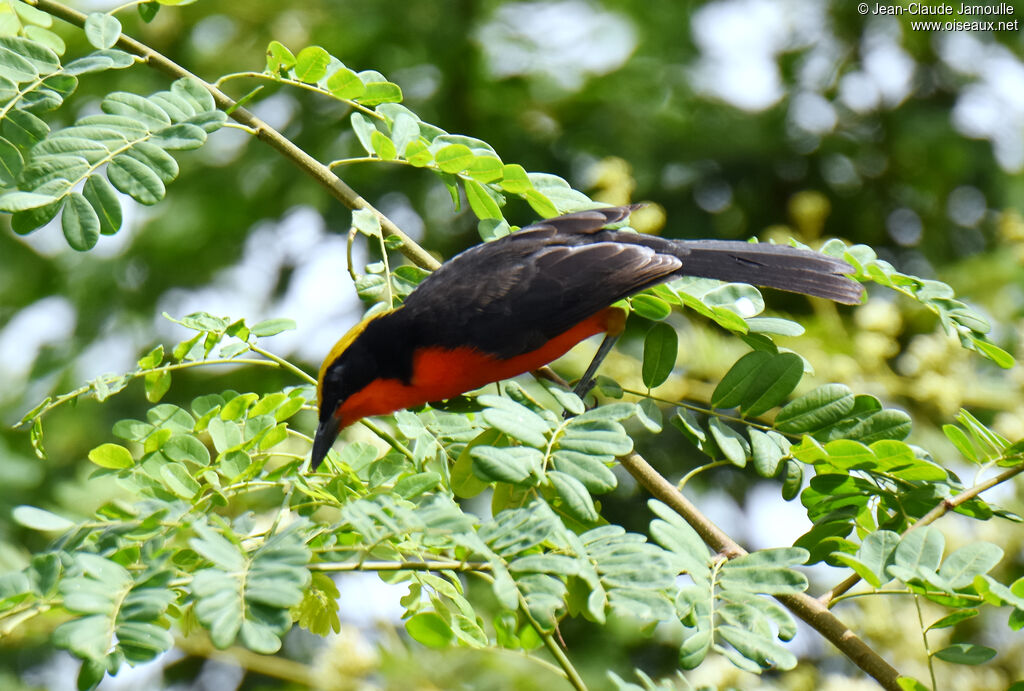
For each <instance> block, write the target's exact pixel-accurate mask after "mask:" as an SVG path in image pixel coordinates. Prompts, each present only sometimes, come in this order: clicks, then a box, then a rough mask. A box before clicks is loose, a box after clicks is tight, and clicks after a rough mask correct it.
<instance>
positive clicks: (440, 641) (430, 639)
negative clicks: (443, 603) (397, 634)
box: [405, 612, 455, 649]
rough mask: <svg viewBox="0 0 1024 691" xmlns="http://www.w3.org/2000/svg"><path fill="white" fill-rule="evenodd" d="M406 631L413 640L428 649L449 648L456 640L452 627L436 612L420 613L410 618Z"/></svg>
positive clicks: (406, 624)
mask: <svg viewBox="0 0 1024 691" xmlns="http://www.w3.org/2000/svg"><path fill="white" fill-rule="evenodd" d="M405 630H406V632H407V633H408V634H409V635H410V636H411V637H412V639H413V640H415V641H417V642H419V643H422V644H423V645H425V646H427V647H428V648H437V649H440V648H447V647H448V646H450V645H451V644H452V643H453V642H454V640H455V634H454V633H452V629H451V627H450V626H448V623H447V622H446V621H445V620H444V619H442V618H441V617H440V616H439V615H438V614H436V613H434V612H420V613H419V614H414V615H413V616H411V617H409V620H408V621H406V622H405Z"/></svg>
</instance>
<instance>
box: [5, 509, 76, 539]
mask: <svg viewBox="0 0 1024 691" xmlns="http://www.w3.org/2000/svg"><path fill="white" fill-rule="evenodd" d="M11 518H13V519H14V522H15V523H17V524H18V525H23V526H25V527H26V528H31V529H32V530H43V531H47V532H51V531H52V532H61V533H62V532H64V531H66V530H71V529H72V528H74V527H75V524H74V523H73V522H72V521H69V520H68V519H66V518H64V517H63V516H58V515H57V514H55V513H50V512H49V511H45V510H43V509H37V508H36V507H34V506H16V507H14V510H13V511H12V512H11Z"/></svg>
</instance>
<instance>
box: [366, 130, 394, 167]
mask: <svg viewBox="0 0 1024 691" xmlns="http://www.w3.org/2000/svg"><path fill="white" fill-rule="evenodd" d="M370 146H372V147H373V150H374V152H375V153H376V154H377V155H378V156H379V157H380V158H381V160H382V161H393V160H395V159H396V158H398V150H397V149H395V143H394V142H393V141H391V140H390V139H389V138H388V136H387V135H386V134H384V133H383V132H381V131H380V130H374V131H373V132H371V133H370Z"/></svg>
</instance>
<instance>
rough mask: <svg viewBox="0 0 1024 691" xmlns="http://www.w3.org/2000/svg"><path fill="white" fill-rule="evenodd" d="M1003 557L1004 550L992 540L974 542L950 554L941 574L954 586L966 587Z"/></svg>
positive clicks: (943, 563)
mask: <svg viewBox="0 0 1024 691" xmlns="http://www.w3.org/2000/svg"><path fill="white" fill-rule="evenodd" d="M1002 558H1003V550H1002V549H1000V548H999V547H998V546H996V545H994V544H992V543H991V542H972V543H970V544H967V545H964V546H963V547H961V548H960V549H958V550H956V551H955V552H953V553H952V554H950V555H949V556H948V557H946V559H945V560H944V561H943V562H942V568H940V569H939V576H940V577H941V578H943V579H945V580H946V582H948V583H949V585H950V586H951V587H953V588H964V587H966V586H968V585H970V584H971V583H973V582H974V577H975V576H978V575H980V574H983V573H988V572H989V571H990V570H991V569H992V568H993V567H994V566H995V565H996V564H998V563H999V561H1000V560H1001V559H1002Z"/></svg>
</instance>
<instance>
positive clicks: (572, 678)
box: [519, 595, 587, 691]
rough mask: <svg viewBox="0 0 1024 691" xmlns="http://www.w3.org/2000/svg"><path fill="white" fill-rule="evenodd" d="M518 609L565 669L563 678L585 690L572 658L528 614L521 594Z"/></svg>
mask: <svg viewBox="0 0 1024 691" xmlns="http://www.w3.org/2000/svg"><path fill="white" fill-rule="evenodd" d="M519 610H520V611H521V612H522V613H523V616H525V617H526V620H527V621H528V622H530V626H532V627H533V630H534V631H536V632H537V635H538V636H540V638H541V640H542V641H544V646H545V647H546V648H547V649H548V652H549V653H551V655H552V656H553V657H554V658H555V660H556V661H557V662H558V665H559V666H560V667H561V668H562V670H564V671H565V678H566V679H568V680H569V683H570V684H572V687H573V688H574V689H576V691H587V685H586V684H585V683H584V681H583V678H582V677H581V676H580V673H579V672H577V671H576V668H575V667H574V666H573V664H572V660H570V659H569V656H568V655H566V654H565V651H564V650H562V648H561V647H559V645H558V641H556V640H555V637H554V636H552V635H551V634H550V633H544V629H542V628H541V625H540V624H539V623H538V622H537V620H536V619H534V618H533V615H532V614H530V609H529V607H528V606H527V604H526V599H525V598H524V597H523V596H522V595H520V596H519Z"/></svg>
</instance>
